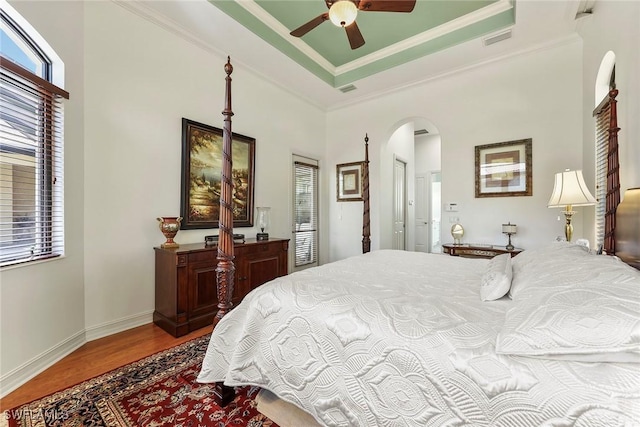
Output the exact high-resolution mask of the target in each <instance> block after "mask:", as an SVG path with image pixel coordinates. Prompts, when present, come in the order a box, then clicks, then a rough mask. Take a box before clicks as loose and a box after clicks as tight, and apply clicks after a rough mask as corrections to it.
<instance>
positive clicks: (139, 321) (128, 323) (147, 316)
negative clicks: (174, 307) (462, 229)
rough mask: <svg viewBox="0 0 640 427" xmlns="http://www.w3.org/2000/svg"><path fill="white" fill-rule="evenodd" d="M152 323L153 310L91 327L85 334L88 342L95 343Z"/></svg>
mask: <svg viewBox="0 0 640 427" xmlns="http://www.w3.org/2000/svg"><path fill="white" fill-rule="evenodd" d="M151 322H153V310H150V311H147V312H143V313H138V314H134V315H133V316H128V317H122V318H120V319H117V320H114V321H111V322H106V323H102V324H101V325H96V326H91V327H89V328H86V329H85V334H86V336H87V341H93V340H97V339H98V338H103V337H107V336H109V335H113V334H117V333H118V332H122V331H126V330H127V329H131V328H137V327H138V326H142V325H146V324H147V323H151Z"/></svg>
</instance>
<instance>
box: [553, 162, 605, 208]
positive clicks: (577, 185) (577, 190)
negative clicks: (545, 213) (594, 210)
mask: <svg viewBox="0 0 640 427" xmlns="http://www.w3.org/2000/svg"><path fill="white" fill-rule="evenodd" d="M595 204H596V199H595V197H593V196H592V195H591V192H590V191H589V189H588V188H587V185H586V184H585V182H584V177H583V176H582V171H581V170H574V171H571V170H566V171H564V172H558V173H557V174H556V179H555V183H554V185H553V193H552V194H551V198H550V199H549V203H548V204H547V206H548V207H550V208H564V207H565V206H589V205H595Z"/></svg>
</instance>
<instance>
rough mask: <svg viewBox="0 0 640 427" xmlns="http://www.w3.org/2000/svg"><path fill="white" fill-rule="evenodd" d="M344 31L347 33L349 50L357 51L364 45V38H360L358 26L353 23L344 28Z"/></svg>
mask: <svg viewBox="0 0 640 427" xmlns="http://www.w3.org/2000/svg"><path fill="white" fill-rule="evenodd" d="M344 29H345V31H346V32H347V38H348V39H349V44H350V45H351V49H357V48H359V47H360V46H362V45H363V44H364V37H362V33H361V32H360V28H358V24H356V23H355V22H354V23H353V24H351V25H349V26H348V27H344Z"/></svg>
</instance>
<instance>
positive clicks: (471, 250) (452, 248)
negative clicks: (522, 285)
mask: <svg viewBox="0 0 640 427" xmlns="http://www.w3.org/2000/svg"><path fill="white" fill-rule="evenodd" d="M442 251H443V252H444V253H446V254H449V255H451V256H461V257H465V258H493V257H494V256H496V255H502V254H511V257H514V256H516V255H518V254H519V253H520V252H522V251H523V249H520V248H514V249H512V250H510V251H508V250H507V249H506V248H505V247H504V246H498V245H473V244H464V243H463V244H460V245H456V244H454V243H445V244H444V245H442Z"/></svg>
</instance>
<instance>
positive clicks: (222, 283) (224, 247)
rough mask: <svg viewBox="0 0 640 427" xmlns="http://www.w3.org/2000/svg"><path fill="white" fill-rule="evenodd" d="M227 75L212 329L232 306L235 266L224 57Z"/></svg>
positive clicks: (228, 101) (229, 69)
mask: <svg viewBox="0 0 640 427" xmlns="http://www.w3.org/2000/svg"><path fill="white" fill-rule="evenodd" d="M224 71H225V73H227V77H226V78H225V80H226V88H225V98H226V102H225V107H224V111H223V112H222V115H223V116H224V128H223V131H222V176H221V178H220V220H219V228H220V232H219V235H220V236H219V238H218V266H217V267H216V279H217V282H218V283H217V284H218V313H217V314H216V317H215V319H213V324H214V326H215V325H217V324H218V322H219V321H220V319H222V318H223V317H224V315H225V314H227V312H228V311H229V310H230V309H231V307H232V306H233V303H232V302H231V297H232V295H233V280H234V273H235V270H236V268H235V265H234V264H233V258H234V254H233V206H232V204H233V181H232V180H231V168H232V166H233V162H232V157H231V135H232V133H231V116H233V111H231V73H232V72H233V66H232V65H231V58H230V57H227V63H226V64H225V66H224Z"/></svg>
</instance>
